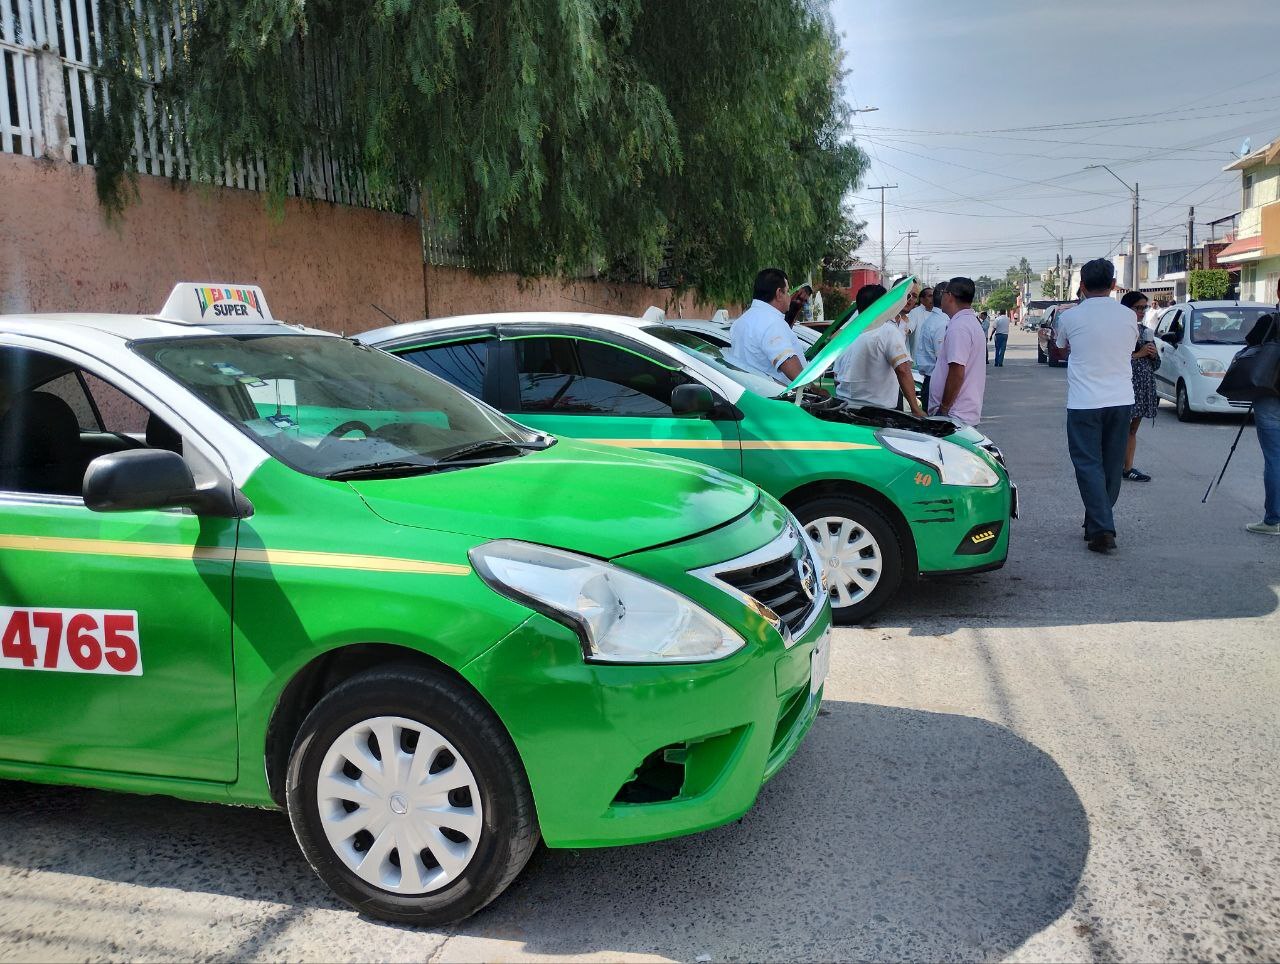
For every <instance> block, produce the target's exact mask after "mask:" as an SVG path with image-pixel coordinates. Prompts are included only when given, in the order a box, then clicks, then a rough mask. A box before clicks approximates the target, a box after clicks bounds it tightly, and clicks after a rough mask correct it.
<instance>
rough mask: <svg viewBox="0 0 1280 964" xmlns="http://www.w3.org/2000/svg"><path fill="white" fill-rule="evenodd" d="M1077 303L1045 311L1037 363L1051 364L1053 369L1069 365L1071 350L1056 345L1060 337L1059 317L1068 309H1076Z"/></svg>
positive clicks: (1040, 329)
mask: <svg viewBox="0 0 1280 964" xmlns="http://www.w3.org/2000/svg"><path fill="white" fill-rule="evenodd" d="M1074 307H1075V302H1074V301H1073V302H1070V303H1068V304H1064V305H1053V306H1052V307H1050V308H1048V309H1046V310H1045V313H1044V320H1043V321H1042V322H1041V323H1040V328H1039V331H1038V335H1037V337H1038V344H1037V345H1036V361H1038V362H1039V363H1040V364H1042V365H1043V364H1045V363H1046V362H1047V363H1048V364H1049V366H1050V367H1051V368H1058V367H1059V366H1061V365H1065V364H1067V360H1068V359H1069V358H1070V357H1071V349H1070V348H1069V347H1068V348H1059V347H1058V346H1057V344H1056V339H1057V337H1058V325H1057V321H1058V316H1059V315H1061V314H1062V313H1063V312H1064V311H1066V310H1067V309H1068V308H1074Z"/></svg>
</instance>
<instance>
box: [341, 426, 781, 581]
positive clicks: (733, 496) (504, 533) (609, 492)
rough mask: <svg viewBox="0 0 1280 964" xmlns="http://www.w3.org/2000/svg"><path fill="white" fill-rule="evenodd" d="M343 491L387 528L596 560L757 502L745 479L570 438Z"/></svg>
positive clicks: (715, 521) (693, 530)
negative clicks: (517, 542) (514, 543)
mask: <svg viewBox="0 0 1280 964" xmlns="http://www.w3.org/2000/svg"><path fill="white" fill-rule="evenodd" d="M349 484H350V485H351V487H352V488H354V489H355V490H356V492H358V493H359V494H360V497H361V498H362V499H364V501H365V503H366V504H367V505H368V506H369V508H371V509H372V510H373V511H374V512H375V513H376V514H377V515H379V516H380V517H382V518H383V519H385V520H387V521H388V522H391V523H394V524H396V525H404V526H414V527H418V528H423V529H436V530H440V531H447V532H458V533H463V534H466V535H471V536H475V537H477V538H479V539H522V540H524V541H527V542H536V543H538V544H539V545H546V546H554V547H556V548H559V549H568V550H570V551H573V552H581V553H584V554H586V555H591V556H597V557H600V558H603V559H611V558H614V557H616V556H621V555H625V554H627V553H630V552H638V551H640V550H642V549H650V548H653V547H654V546H658V545H664V544H666V543H670V542H676V541H678V540H681V539H687V538H690V537H692V536H695V535H698V534H700V533H702V532H706V531H707V530H709V529H715V528H717V527H719V526H722V525H724V524H725V523H727V522H730V521H732V520H733V519H736V518H738V517H739V516H741V515H743V514H744V513H746V512H747V511H749V510H750V509H751V508H752V506H754V505H755V504H756V502H757V501H758V500H759V498H760V493H759V490H758V489H757V488H756V487H755V485H753V484H752V483H750V482H748V481H746V480H745V479H741V478H738V477H737V476H732V475H728V474H726V473H723V472H720V471H719V470H717V469H713V468H710V467H708V466H705V465H699V464H698V463H696V462H688V461H685V460H684V459H677V458H673V457H670V456H665V455H657V454H655V453H651V452H644V451H637V450H632V449H620V448H615V447H611V446H606V445H594V444H590V443H586V442H578V441H573V440H570V439H561V440H560V441H559V442H557V443H556V444H555V445H553V446H552V447H551V448H549V449H546V450H545V451H541V452H531V453H529V454H527V455H523V456H520V457H518V458H509V459H505V460H503V461H501V462H495V463H493V464H492V465H483V466H476V467H473V468H463V469H457V470H454V471H450V472H444V473H437V474H431V475H419V476H410V477H408V478H401V479H368V480H362V481H358V482H351V483H349Z"/></svg>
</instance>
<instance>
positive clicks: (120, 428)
mask: <svg viewBox="0 0 1280 964" xmlns="http://www.w3.org/2000/svg"><path fill="white" fill-rule="evenodd" d="M81 377H82V378H84V380H85V384H86V385H88V387H89V394H90V395H92V396H93V401H94V405H95V406H97V409H98V413H99V414H100V415H101V416H102V428H103V430H104V431H107V432H114V433H115V434H117V435H130V436H133V437H134V438H136V439H138V440H139V441H141V440H143V439H145V437H146V433H147V420H148V418H150V415H151V413H150V412H148V411H147V410H146V409H145V408H143V407H142V406H141V405H139V404H138V403H137V402H135V401H134V400H133V399H132V398H130V397H129V396H128V395H126V394H125V393H124V392H122V391H120V389H118V388H116V387H115V386H114V385H112V384H110V383H109V382H104V381H103V380H102V379H101V378H99V377H98V376H97V375H92V374H90V373H89V372H82V373H81Z"/></svg>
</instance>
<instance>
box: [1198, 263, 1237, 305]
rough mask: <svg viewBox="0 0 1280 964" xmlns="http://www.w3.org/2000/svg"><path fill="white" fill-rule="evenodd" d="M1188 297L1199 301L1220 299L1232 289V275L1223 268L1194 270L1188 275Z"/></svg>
mask: <svg viewBox="0 0 1280 964" xmlns="http://www.w3.org/2000/svg"><path fill="white" fill-rule="evenodd" d="M1187 291H1188V295H1187V297H1189V298H1191V299H1193V300H1196V301H1199V300H1204V301H1219V300H1221V299H1223V298H1225V297H1227V295H1228V294H1229V293H1230V291H1231V275H1230V274H1229V273H1228V272H1227V271H1226V270H1225V269H1223V268H1212V269H1208V270H1205V271H1192V272H1191V273H1190V274H1189V275H1187Z"/></svg>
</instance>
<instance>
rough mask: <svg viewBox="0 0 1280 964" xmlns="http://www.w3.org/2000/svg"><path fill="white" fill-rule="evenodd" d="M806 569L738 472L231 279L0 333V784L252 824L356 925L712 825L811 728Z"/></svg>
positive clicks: (737, 808)
mask: <svg viewBox="0 0 1280 964" xmlns="http://www.w3.org/2000/svg"><path fill="white" fill-rule="evenodd" d="M819 569H820V563H819V561H818V560H817V559H816V557H815V556H814V554H813V552H812V549H811V547H810V546H809V545H808V543H807V541H806V540H805V538H804V536H803V534H802V533H801V532H800V530H799V527H798V525H797V524H796V523H795V521H794V519H793V518H792V517H791V515H790V513H788V512H787V511H786V510H785V509H784V508H783V507H782V506H781V505H779V503H778V502H777V501H776V500H774V499H773V498H772V497H770V496H768V495H765V494H763V493H762V492H761V491H760V490H759V489H758V488H757V487H756V486H755V485H753V484H751V483H749V482H746V481H745V480H743V479H741V478H739V477H738V476H736V475H730V474H727V473H723V472H718V471H715V470H713V469H711V468H708V467H706V466H702V465H697V464H695V463H692V462H689V461H686V460H683V459H671V458H667V457H663V456H661V455H655V454H651V453H648V452H640V451H628V450H625V449H619V448H617V447H613V446H601V445H593V444H590V443H587V442H581V441H573V440H569V439H558V438H556V437H555V436H554V435H551V434H547V433H544V432H540V431H538V430H535V429H530V428H527V427H524V426H522V425H519V424H517V423H515V422H513V421H512V420H511V419H509V418H508V417H506V416H505V415H502V414H500V413H499V412H497V411H496V410H494V409H493V408H491V407H489V406H487V405H485V404H483V403H481V402H478V401H476V400H475V399H473V398H471V397H470V396H468V395H466V394H465V393H463V392H461V391H458V390H457V389H456V388H454V387H453V386H451V385H449V384H448V383H447V382H445V381H443V380H441V379H439V378H436V377H434V376H432V375H429V374H427V373H425V372H423V371H422V370H420V369H419V368H417V367H415V366H413V365H410V364H407V363H405V362H403V361H400V360H397V359H395V358H393V357H391V356H390V355H387V354H385V353H383V352H379V351H374V350H372V349H369V348H367V347H365V346H362V345H358V344H356V343H355V342H353V341H351V340H349V339H345V338H341V337H338V336H336V335H329V334H324V333H322V332H318V331H312V330H309V329H306V328H303V327H300V326H296V325H290V324H285V323H282V322H279V321H276V320H275V319H273V318H272V316H271V313H270V311H269V309H268V308H267V305H266V301H265V299H264V298H263V296H262V292H261V291H259V290H258V289H257V288H254V287H250V286H243V285H241V286H231V285H212V284H210V285H180V286H178V288H176V289H175V290H174V293H173V295H172V296H171V297H170V299H169V301H168V303H167V304H166V305H165V307H164V309H163V310H162V311H161V312H160V313H159V314H158V315H156V316H116V315H31V316H13V315H6V316H0V703H2V705H3V707H4V713H3V714H2V715H0V778H3V779H11V780H28V781H35V782H44V783H58V784H76V785H81V786H87V787H100V788H107V789H114V790H122V791H129V792H132V793H137V794H167V795H171V796H175V797H182V798H186V799H191V800H200V801H214V802H222V803H235V804H245V805H252V806H264V807H271V806H278V807H282V808H284V809H285V810H286V811H287V813H288V815H289V819H290V821H291V823H292V826H293V829H294V831H295V834H296V836H297V838H298V841H299V843H300V845H301V848H302V850H303V852H304V853H305V854H306V856H307V858H308V860H309V861H310V863H311V865H312V866H313V867H314V868H315V870H316V872H317V873H318V874H319V875H320V877H321V878H323V879H324V880H325V881H326V882H327V883H328V884H329V885H330V886H331V887H332V888H333V890H334V891H335V892H336V893H337V894H339V895H340V896H341V897H342V898H344V899H345V900H347V901H349V902H350V903H351V904H352V905H354V906H355V907H357V908H360V909H361V910H363V911H365V912H367V913H369V914H371V915H373V916H377V917H381V918H384V919H388V920H394V921H404V922H414V923H441V922H445V921H451V920H456V919H459V918H461V917H464V916H466V915H468V914H470V913H473V912H475V911H476V910H478V909H479V908H481V907H483V906H484V905H485V904H487V903H488V902H489V901H491V900H492V899H493V898H494V897H495V896H497V895H498V894H499V893H500V892H501V891H502V890H503V888H505V887H506V886H507V885H508V884H509V883H510V882H511V881H512V879H514V877H515V876H516V875H517V874H518V873H519V872H520V870H521V869H522V867H523V866H524V864H525V862H526V861H527V860H528V859H529V856H530V854H531V853H532V850H533V848H534V847H535V845H536V844H537V842H538V840H539V838H541V839H542V840H544V841H545V842H546V843H547V844H548V845H549V846H552V847H597V846H608V845H616V844H632V843H640V842H644V841H652V840H658V839H662V838H667V837H671V836H675V835H680V834H687V833H691V832H694V831H698V830H702V829H705V828H709V827H714V826H717V825H720V824H723V823H725V822H728V821H731V820H734V819H736V818H738V817H740V816H741V815H742V814H743V813H744V812H745V811H746V810H747V809H749V808H750V807H751V806H752V804H753V802H754V800H755V798H756V795H757V793H758V791H759V789H760V787H761V785H762V783H763V782H764V781H765V780H767V779H769V778H770V777H771V776H772V775H773V774H775V773H776V772H777V771H778V770H779V768H781V767H782V766H783V764H784V763H785V762H786V761H787V760H788V759H789V758H790V757H791V756H792V754H793V753H794V752H795V750H796V748H797V747H798V746H799V745H800V742H801V740H802V739H803V738H804V736H805V734H806V732H807V731H808V730H809V727H810V725H811V724H812V722H813V720H814V718H815V716H816V715H817V711H818V706H819V704H820V701H821V694H822V686H823V680H824V679H825V675H826V671H827V665H828V659H829V648H828V646H829V643H828V641H829V637H830V622H831V617H830V607H829V606H828V605H827V597H826V593H825V591H824V589H823V585H822V581H821V579H820V577H819V575H818V573H819ZM140 799H143V798H140ZM140 805H145V803H142V804H140Z"/></svg>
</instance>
